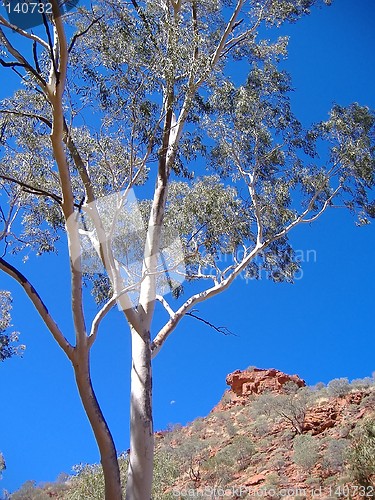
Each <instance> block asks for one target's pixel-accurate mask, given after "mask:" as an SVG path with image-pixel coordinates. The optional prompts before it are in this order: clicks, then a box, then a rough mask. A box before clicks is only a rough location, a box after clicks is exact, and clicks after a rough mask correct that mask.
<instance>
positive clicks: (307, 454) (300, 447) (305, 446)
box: [293, 434, 319, 471]
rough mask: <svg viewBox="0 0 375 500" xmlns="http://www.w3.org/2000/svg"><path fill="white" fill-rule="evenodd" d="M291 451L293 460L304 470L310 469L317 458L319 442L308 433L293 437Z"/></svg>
mask: <svg viewBox="0 0 375 500" xmlns="http://www.w3.org/2000/svg"><path fill="white" fill-rule="evenodd" d="M293 451H294V453H293V462H294V463H295V464H296V465H299V466H300V467H302V468H303V469H305V470H306V471H311V470H312V469H313V468H314V467H315V465H316V464H317V462H318V460H319V442H318V440H317V439H314V438H313V437H312V436H310V435H309V434H306V435H304V434H302V435H299V436H296V437H295V438H294V442H293Z"/></svg>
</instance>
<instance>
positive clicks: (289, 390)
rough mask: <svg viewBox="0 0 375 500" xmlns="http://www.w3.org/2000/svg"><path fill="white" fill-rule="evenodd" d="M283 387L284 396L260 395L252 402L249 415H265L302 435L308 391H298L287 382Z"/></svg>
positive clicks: (301, 389)
mask: <svg viewBox="0 0 375 500" xmlns="http://www.w3.org/2000/svg"><path fill="white" fill-rule="evenodd" d="M288 386H289V387H288ZM293 386H294V387H293ZM284 387H285V389H286V390H285V393H284V394H272V393H264V394H261V395H260V396H259V397H258V398H257V399H256V400H255V401H254V402H253V404H252V407H251V413H252V414H253V415H254V417H255V418H256V417H258V416H259V415H265V416H267V417H269V418H271V419H275V420H281V421H282V422H284V423H287V424H288V425H290V426H291V427H292V428H293V430H294V431H295V432H296V433H297V434H302V432H303V426H304V423H305V416H306V411H307V408H308V403H309V397H310V394H309V390H308V389H306V387H302V388H300V389H298V387H297V386H296V385H295V384H294V383H293V382H287V383H286V384H285V385H284Z"/></svg>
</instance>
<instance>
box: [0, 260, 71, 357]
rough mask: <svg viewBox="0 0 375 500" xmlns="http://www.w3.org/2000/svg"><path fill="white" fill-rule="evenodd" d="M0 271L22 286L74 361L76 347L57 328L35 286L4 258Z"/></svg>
mask: <svg viewBox="0 0 375 500" xmlns="http://www.w3.org/2000/svg"><path fill="white" fill-rule="evenodd" d="M0 269H1V270H2V271H4V272H5V273H6V274H8V276H11V277H12V278H13V279H14V280H16V281H17V282H18V283H19V284H20V285H21V286H22V288H23V289H24V290H25V292H26V294H27V296H28V297H29V299H30V300H31V302H32V303H33V305H34V307H35V309H36V310H37V311H38V313H39V315H40V317H41V318H42V320H43V321H44V323H45V325H46V326H47V328H48V329H49V331H50V332H51V333H52V335H53V337H54V339H55V340H56V342H57V343H58V344H59V346H60V347H61V349H62V350H63V351H64V352H65V354H66V355H67V356H68V358H69V359H70V360H72V357H73V353H74V347H73V346H72V345H71V344H70V342H69V341H68V340H67V339H66V338H65V337H64V335H63V334H62V332H61V330H60V328H59V327H58V326H57V323H56V322H55V321H54V320H53V318H52V316H51V314H50V313H49V312H48V309H47V307H46V305H45V304H44V302H43V301H42V299H41V297H40V295H39V294H38V292H37V291H36V290H35V288H34V287H33V285H32V284H31V283H30V282H29V280H28V279H27V278H26V277H25V276H24V275H23V274H22V273H21V272H20V271H18V269H16V268H15V267H13V266H12V265H11V264H9V262H7V261H5V260H4V259H3V258H2V257H1V258H0Z"/></svg>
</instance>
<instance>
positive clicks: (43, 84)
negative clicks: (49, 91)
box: [0, 28, 46, 90]
mask: <svg viewBox="0 0 375 500" xmlns="http://www.w3.org/2000/svg"><path fill="white" fill-rule="evenodd" d="M0 40H1V41H2V43H3V45H4V46H5V48H6V49H7V51H8V52H9V53H10V54H11V55H12V56H13V57H14V58H15V59H16V61H17V63H18V65H19V66H22V67H24V68H25V69H26V71H27V72H28V73H30V74H31V75H32V76H33V77H34V78H36V80H37V81H38V82H39V84H40V85H41V87H42V89H43V90H44V89H45V88H46V82H45V80H44V79H43V78H42V77H41V76H40V75H39V73H38V72H37V71H36V70H35V69H34V68H33V67H32V66H31V64H30V63H29V62H28V61H27V60H26V59H25V58H24V57H23V55H22V54H21V53H20V52H19V51H18V50H17V49H16V48H15V47H13V45H12V44H11V43H10V41H9V40H8V38H7V37H6V36H5V34H4V31H3V30H2V29H1V28H0ZM2 64H3V66H4V65H7V66H10V65H11V64H12V63H5V64H4V61H3V62H2Z"/></svg>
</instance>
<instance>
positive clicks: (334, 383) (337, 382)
mask: <svg viewBox="0 0 375 500" xmlns="http://www.w3.org/2000/svg"><path fill="white" fill-rule="evenodd" d="M327 390H328V394H329V395H330V396H333V397H335V398H338V397H341V396H345V394H348V392H350V390H351V387H350V384H349V380H348V379H347V378H346V377H345V378H335V379H333V380H331V381H330V382H329V383H328V385H327Z"/></svg>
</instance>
